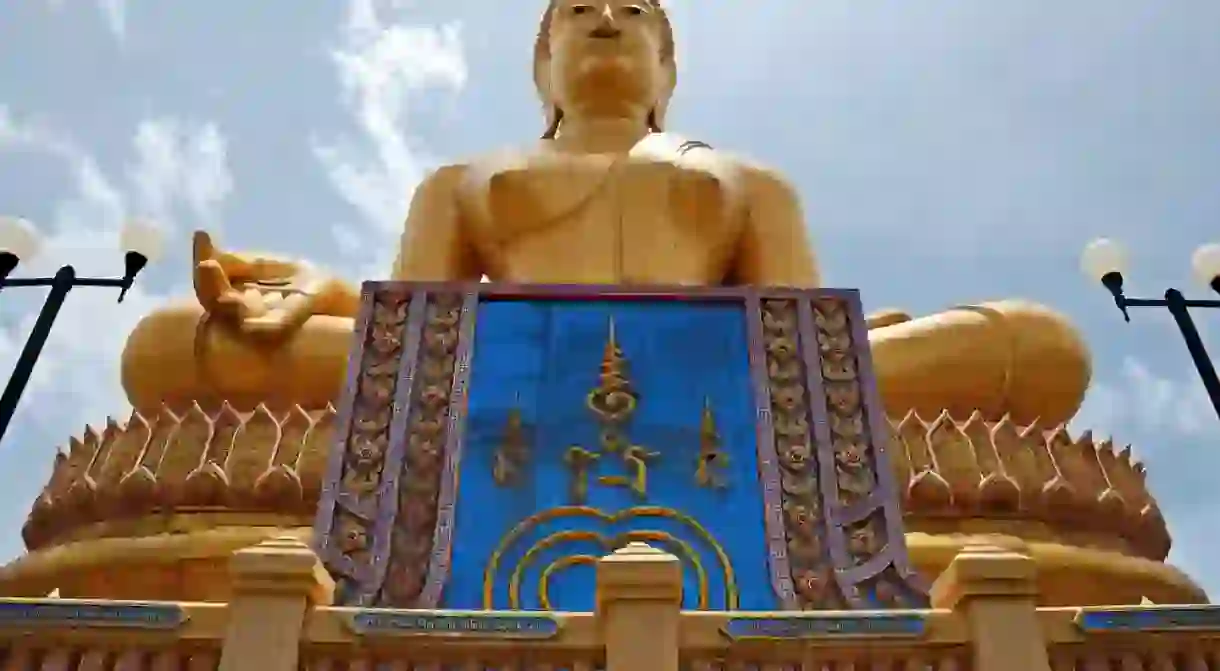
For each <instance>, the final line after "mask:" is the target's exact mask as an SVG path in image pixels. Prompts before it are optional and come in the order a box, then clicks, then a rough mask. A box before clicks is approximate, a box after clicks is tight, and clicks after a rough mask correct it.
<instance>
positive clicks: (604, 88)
mask: <svg viewBox="0 0 1220 671" xmlns="http://www.w3.org/2000/svg"><path fill="white" fill-rule="evenodd" d="M648 80H649V77H648V73H647V72H645V71H644V70H642V69H641V68H640V67H639V65H638V64H636V63H633V62H632V61H631V60H630V59H626V58H622V57H614V58H610V57H598V58H588V59H586V60H585V61H584V62H583V63H581V66H580V69H579V70H578V71H577V76H576V77H575V81H574V82H573V84H575V86H573V89H575V91H576V92H579V93H580V95H581V97H583V98H586V99H616V100H637V99H640V98H642V97H647V96H648V95H649V94H650V89H651V87H650V86H648Z"/></svg>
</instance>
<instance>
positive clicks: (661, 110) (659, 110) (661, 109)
mask: <svg viewBox="0 0 1220 671" xmlns="http://www.w3.org/2000/svg"><path fill="white" fill-rule="evenodd" d="M662 68H663V72H662V75H661V76H662V79H661V85H660V87H659V89H660V90H659V91H658V92H657V102H656V104H655V105H654V106H653V108H652V115H651V118H650V121H651V123H652V126H653V127H652V129H651V130H653V131H654V132H657V133H660V132H662V131H664V130H665V114H666V112H668V111H669V100H670V99H671V98H672V97H673V95H674V89H675V88H676V87H677V86H678V68H677V66H676V65H675V64H674V61H673V59H672V58H670V59H666V61H665V62H664V63H663V64H662Z"/></svg>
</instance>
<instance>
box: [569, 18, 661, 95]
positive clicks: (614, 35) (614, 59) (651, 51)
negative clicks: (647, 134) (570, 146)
mask: <svg viewBox="0 0 1220 671" xmlns="http://www.w3.org/2000/svg"><path fill="white" fill-rule="evenodd" d="M551 11H552V12H553V13H552V15H551V24H550V35H549V42H550V61H551V62H550V71H551V86H552V91H553V93H554V95H555V97H556V99H557V100H556V102H558V103H559V105H560V107H561V108H564V109H569V110H570V109H574V108H577V107H590V106H594V107H606V106H610V107H613V106H632V107H640V108H643V109H648V108H650V107H651V106H652V105H653V104H654V103H655V101H656V100H657V96H658V94H659V91H660V86H661V84H662V82H663V80H664V76H665V69H664V68H665V64H664V62H663V59H662V54H663V49H662V46H663V44H664V39H665V32H664V30H665V27H664V23H663V20H662V17H661V16H660V13H659V11H658V10H657V8H656V6H655V5H654V4H653V3H652V2H651V1H650V0H556V1H555V3H554V5H553V8H552V10H551Z"/></svg>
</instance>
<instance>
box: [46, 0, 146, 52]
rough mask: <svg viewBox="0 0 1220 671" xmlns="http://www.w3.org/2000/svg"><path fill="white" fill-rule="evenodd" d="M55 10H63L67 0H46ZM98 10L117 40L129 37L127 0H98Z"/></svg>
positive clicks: (120, 40)
mask: <svg viewBox="0 0 1220 671" xmlns="http://www.w3.org/2000/svg"><path fill="white" fill-rule="evenodd" d="M46 2H47V6H48V7H50V8H51V9H53V10H56V11H58V10H61V9H63V8H64V6H65V5H66V4H67V0H46ZM97 11H98V14H99V15H100V16H101V18H102V20H103V21H104V22H105V23H106V29H107V30H109V31H110V34H111V35H113V36H114V38H115V39H116V40H118V41H119V42H122V41H123V40H125V39H127V0H97Z"/></svg>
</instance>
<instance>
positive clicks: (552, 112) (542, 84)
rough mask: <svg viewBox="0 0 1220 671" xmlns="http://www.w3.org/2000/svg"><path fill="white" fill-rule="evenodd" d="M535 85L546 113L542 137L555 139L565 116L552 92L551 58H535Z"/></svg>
mask: <svg viewBox="0 0 1220 671" xmlns="http://www.w3.org/2000/svg"><path fill="white" fill-rule="evenodd" d="M534 86H535V87H536V88H537V89H538V95H539V97H541V99H542V100H543V103H542V111H543V113H544V114H545V115H546V132H544V133H543V134H542V139H544V140H551V139H554V137H555V134H556V133H558V132H559V121H560V120H561V119H562V118H563V111H562V110H560V109H559V105H557V104H555V96H554V94H552V92H551V59H550V58H537V59H535V60H534Z"/></svg>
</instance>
